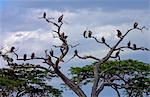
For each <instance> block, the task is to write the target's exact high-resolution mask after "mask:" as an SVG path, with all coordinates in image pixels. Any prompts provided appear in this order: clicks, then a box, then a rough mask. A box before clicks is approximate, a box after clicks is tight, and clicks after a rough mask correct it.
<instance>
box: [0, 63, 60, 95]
mask: <svg viewBox="0 0 150 97" xmlns="http://www.w3.org/2000/svg"><path fill="white" fill-rule="evenodd" d="M9 65H10V68H2V69H0V95H1V97H10V96H11V97H22V96H30V97H41V96H42V97H43V96H44V97H50V96H55V97H60V96H61V93H62V91H61V90H59V89H57V88H54V87H53V86H51V85H49V84H48V83H46V80H49V81H50V80H51V79H52V78H53V77H56V75H55V74H53V73H51V72H50V71H49V70H48V69H47V68H44V67H41V66H40V65H33V64H21V65H18V64H9Z"/></svg>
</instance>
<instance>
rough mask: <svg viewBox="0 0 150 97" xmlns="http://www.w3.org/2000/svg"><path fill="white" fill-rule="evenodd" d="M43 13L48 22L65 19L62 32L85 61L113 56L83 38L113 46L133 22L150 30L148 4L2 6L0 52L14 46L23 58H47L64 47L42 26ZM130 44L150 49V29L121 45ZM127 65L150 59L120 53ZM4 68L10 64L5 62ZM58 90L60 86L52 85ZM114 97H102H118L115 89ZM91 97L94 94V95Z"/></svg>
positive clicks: (145, 0)
mask: <svg viewBox="0 0 150 97" xmlns="http://www.w3.org/2000/svg"><path fill="white" fill-rule="evenodd" d="M43 12H46V13H47V16H49V17H54V19H57V18H58V17H59V16H60V15H62V14H63V15H64V21H65V23H64V25H63V27H62V31H63V32H65V33H66V34H67V35H68V36H69V37H68V42H69V43H70V44H78V43H79V44H80V45H79V46H78V47H76V48H74V49H78V50H79V52H80V54H81V55H90V54H92V55H95V56H96V57H99V58H102V57H104V56H105V55H106V53H107V52H108V49H107V48H106V47H104V46H103V45H100V44H97V43H96V42H95V41H94V40H92V39H85V38H83V36H82V33H83V32H84V31H85V30H91V31H92V32H93V34H94V36H96V37H97V38H98V39H101V37H102V36H105V38H106V41H107V42H108V43H110V45H113V44H114V43H115V42H116V41H117V40H118V38H117V37H116V30H117V29H120V30H121V31H122V33H125V32H126V31H127V30H128V29H130V28H132V27H133V24H134V22H138V23H139V27H142V26H146V27H147V28H150V24H149V22H150V20H149V18H148V17H150V14H149V12H150V1H149V0H0V46H3V47H4V48H5V49H7V50H8V49H9V48H10V47H11V46H15V47H16V48H18V49H19V54H20V55H23V54H24V53H27V54H31V53H32V52H33V51H34V52H37V53H36V55H39V56H41V55H43V54H44V50H45V49H51V48H52V45H53V44H56V45H59V44H60V41H59V40H57V39H54V38H53V36H52V30H54V29H55V27H53V26H52V25H51V24H47V23H46V22H45V21H44V20H40V19H39V17H41V16H42V14H43ZM128 41H131V43H136V44H137V46H138V47H141V46H142V47H147V48H150V43H149V42H148V41H150V33H149V29H147V30H143V32H140V31H138V30H135V31H132V32H130V33H129V35H128V36H127V37H126V38H125V40H124V41H123V42H122V45H123V44H127V42H128ZM74 49H71V50H70V51H69V54H68V56H67V57H66V58H65V60H67V59H69V58H70V57H71V56H72V54H73V51H74ZM121 58H122V59H129V58H132V59H136V60H140V61H143V62H146V63H150V53H149V52H143V51H137V52H135V51H131V50H127V51H124V52H122V53H121ZM91 61H93V60H79V59H77V58H75V59H74V60H72V61H70V62H68V63H65V64H63V65H62V68H61V70H62V71H64V72H65V74H67V72H66V71H67V70H68V69H69V67H70V66H84V65H87V64H90V63H91ZM0 64H1V65H0V67H4V66H5V63H4V62H3V60H2V59H0ZM52 83H53V84H56V85H57V82H56V81H54V82H52ZM83 88H84V91H86V93H87V94H89V93H90V91H91V90H90V86H86V87H83ZM106 90H107V91H108V90H109V91H110V93H109V94H108V93H107V91H104V92H103V93H102V94H101V95H102V97H110V96H111V97H116V96H115V95H113V91H112V90H110V89H108V88H107V89H106ZM70 95H72V97H76V96H75V94H74V93H72V92H70V91H68V92H66V93H64V94H63V96H64V97H70ZM89 95H90V94H89Z"/></svg>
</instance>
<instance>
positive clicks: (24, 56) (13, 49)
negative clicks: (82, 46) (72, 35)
mask: <svg viewBox="0 0 150 97" xmlns="http://www.w3.org/2000/svg"><path fill="white" fill-rule="evenodd" d="M41 18H44V19H47V17H46V12H44V13H43V16H42V17H41ZM62 20H63V14H62V15H61V16H60V17H59V18H58V23H60V22H62ZM137 26H138V23H137V22H135V23H134V25H133V28H137ZM116 31H117V37H118V38H122V33H121V31H120V30H116ZM83 36H84V38H91V37H92V31H90V30H89V31H84V32H83ZM61 37H62V38H64V39H66V38H67V36H65V34H64V32H62V33H61ZM101 41H102V42H103V43H105V38H104V37H102V38H101ZM127 46H128V47H130V46H131V42H130V41H129V42H128V43H127ZM133 49H136V44H133ZM14 51H15V47H11V49H10V53H12V52H14ZM53 53H54V52H53V51H52V50H51V51H50V55H51V56H53ZM75 53H76V54H77V51H76V52H75ZM34 58H35V53H34V52H33V53H32V54H31V56H30V59H34ZM23 60H24V61H26V60H27V54H24V55H23Z"/></svg>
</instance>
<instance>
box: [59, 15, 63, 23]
mask: <svg viewBox="0 0 150 97" xmlns="http://www.w3.org/2000/svg"><path fill="white" fill-rule="evenodd" d="M62 19H63V14H62V15H61V16H60V17H59V18H58V22H59V23H60V22H62Z"/></svg>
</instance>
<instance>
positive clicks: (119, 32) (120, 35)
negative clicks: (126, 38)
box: [117, 30, 122, 38]
mask: <svg viewBox="0 0 150 97" xmlns="http://www.w3.org/2000/svg"><path fill="white" fill-rule="evenodd" d="M117 32H118V33H117V36H118V37H119V38H121V37H122V33H121V31H120V30H117Z"/></svg>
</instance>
